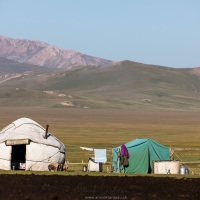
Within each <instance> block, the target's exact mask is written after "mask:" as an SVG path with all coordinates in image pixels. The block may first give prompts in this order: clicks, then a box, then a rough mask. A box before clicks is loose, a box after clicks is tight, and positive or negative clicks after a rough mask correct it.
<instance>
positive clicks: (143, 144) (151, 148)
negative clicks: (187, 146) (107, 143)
mask: <svg viewBox="0 0 200 200" xmlns="http://www.w3.org/2000/svg"><path fill="white" fill-rule="evenodd" d="M125 146H126V147H127V149H128V152H129V154H130V158H129V165H128V167H125V169H124V173H135V174H140V173H141V174H145V173H151V171H152V170H153V161H163V160H170V149H169V148H168V147H165V146H163V145H161V144H159V143H157V142H155V141H153V140H151V139H135V140H133V141H130V142H128V143H126V144H125ZM119 148H121V146H118V147H115V148H113V149H112V168H113V171H117V170H118V155H117V153H118V149H119ZM120 150H121V149H120Z"/></svg>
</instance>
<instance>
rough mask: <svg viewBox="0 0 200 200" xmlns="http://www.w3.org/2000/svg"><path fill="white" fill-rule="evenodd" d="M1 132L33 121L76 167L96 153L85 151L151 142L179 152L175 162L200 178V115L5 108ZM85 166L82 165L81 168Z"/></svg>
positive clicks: (104, 110) (114, 110) (125, 110)
mask: <svg viewBox="0 0 200 200" xmlns="http://www.w3.org/2000/svg"><path fill="white" fill-rule="evenodd" d="M0 110H1V115H0V128H1V129H2V128H3V127H5V126H6V125H8V124H10V123H11V122H13V121H14V120H16V119H18V118H20V117H29V118H31V119H33V120H35V121H37V122H38V123H39V124H41V125H42V126H43V127H45V126H46V124H49V132H51V133H52V134H54V135H55V136H56V137H57V138H59V139H60V140H61V141H62V142H63V143H64V144H65V145H66V157H67V160H68V161H69V163H70V164H71V166H72V167H73V168H74V165H72V163H82V162H83V163H87V159H88V157H90V156H93V153H92V152H89V151H83V150H82V149H80V147H81V146H83V147H91V148H106V149H107V154H108V162H111V149H112V148H113V147H116V146H118V145H121V144H123V143H126V142H129V141H131V140H134V139H136V138H151V139H153V140H155V141H157V142H159V143H161V144H163V145H165V146H168V147H172V148H173V149H174V150H175V159H176V160H181V161H182V162H184V163H185V164H186V165H187V166H188V167H189V169H190V172H191V173H192V172H193V173H194V174H197V175H198V174H200V146H199V141H200V133H199V131H200V123H199V119H200V111H178V110H171V111H169V110H168V111H166V110H156V109H144V110H142V109H129V110H128V109H75V108H71V109H70V108H65V109H60V108H51V109H50V108H40V107H37V108H33V107H32V108H28V107H27V108H20V107H17V108H14V107H13V108H1V109H0ZM81 166H82V165H78V167H81Z"/></svg>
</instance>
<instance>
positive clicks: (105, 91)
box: [0, 37, 200, 110]
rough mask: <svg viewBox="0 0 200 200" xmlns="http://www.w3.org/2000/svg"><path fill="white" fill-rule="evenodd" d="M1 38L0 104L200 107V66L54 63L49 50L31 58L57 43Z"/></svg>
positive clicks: (78, 106)
mask: <svg viewBox="0 0 200 200" xmlns="http://www.w3.org/2000/svg"><path fill="white" fill-rule="evenodd" d="M2 38H3V39H2ZM1 40H4V42H3V43H4V45H2V44H0V52H1V53H0V56H1V58H0V84H1V87H0V106H46V107H64V108H68V107H75V108H129V109H130V108H162V109H187V110H188V109H195V110H197V109H200V68H188V69H186V68H183V69H176V68H170V67H163V66H156V65H147V64H142V63H137V62H132V61H121V62H113V61H106V60H104V61H103V59H96V60H98V61H100V60H101V61H103V62H102V63H100V62H99V63H96V64H91V65H90V64H86V63H85V64H81V63H79V64H77V65H75V64H74V63H72V64H66V65H64V64H63V65H59V64H58V63H59V62H57V65H56V64H53V63H54V62H51V61H52V60H54V61H55V59H52V57H51V54H48V55H50V56H47V57H45V60H46V61H45V62H43V61H44V60H43V59H44V58H42V57H41V60H40V59H39V57H38V60H37V59H36V60H37V62H33V60H34V59H33V58H37V56H38V55H43V54H40V53H41V52H45V49H54V50H55V49H57V48H56V47H53V46H50V47H49V46H48V45H47V44H45V43H41V42H34V41H29V40H13V39H8V38H5V37H1ZM16 41H18V42H16ZM0 43H1V42H0ZM6 43H7V45H6ZM17 43H19V44H17ZM33 43H34V44H35V47H34V48H33V47H31V46H32V44H33ZM20 44H21V45H22V46H21V45H20ZM30 44H31V46H30ZM41 44H44V47H39V46H40V45H41ZM3 46H4V47H3ZM12 46H13V47H12ZM14 46H15V47H14ZM33 46H34V45H33ZM29 48H30V49H29ZM40 48H41V51H39V49H40ZM43 48H44V49H43ZM28 49H29V50H28ZM36 51H38V53H34V52H36ZM22 52H24V54H23V53H22ZM28 52H29V53H28ZM64 52H65V50H64ZM66 52H68V51H66ZM76 54H77V55H78V56H81V55H82V54H80V53H76V52H74V55H76ZM23 55H24V56H23ZM85 56H86V55H85ZM86 57H87V56H86ZM88 58H90V56H88ZM47 60H48V61H47ZM63 60H64V59H63ZM66 60H67V59H66ZM92 60H93V61H94V60H95V59H92ZM30 61H31V62H30ZM67 62H69V63H70V61H66V63H67ZM109 62H110V64H109ZM38 63H40V64H38ZM48 63H49V65H48ZM55 63H56V62H55ZM63 63H64V61H63ZM90 63H92V61H91V62H90ZM105 63H106V64H105Z"/></svg>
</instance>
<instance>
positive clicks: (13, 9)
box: [0, 0, 200, 68]
mask: <svg viewBox="0 0 200 200" xmlns="http://www.w3.org/2000/svg"><path fill="white" fill-rule="evenodd" d="M0 8H1V12H0V27H1V28H0V35H4V36H7V37H11V38H21V39H28V40H29V39H30V40H39V41H43V42H46V43H48V44H51V45H54V46H56V47H58V48H62V49H66V50H68V49H69V50H74V51H77V52H81V53H84V54H88V55H91V56H97V57H102V58H104V59H110V60H114V61H120V60H132V61H136V62H142V63H146V64H155V65H162V66H169V67H176V68H186V67H189V68H190V67H199V66H200V48H199V46H200V26H199V23H200V12H199V8H200V1H199V0H166V1H162V0H151V1H150V0H124V1H122V0H73V1H71V0H58V1H54V0H42V1H41V0H29V1H27V0H18V1H13V0H0Z"/></svg>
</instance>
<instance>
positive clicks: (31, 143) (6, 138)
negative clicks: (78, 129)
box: [0, 118, 65, 171]
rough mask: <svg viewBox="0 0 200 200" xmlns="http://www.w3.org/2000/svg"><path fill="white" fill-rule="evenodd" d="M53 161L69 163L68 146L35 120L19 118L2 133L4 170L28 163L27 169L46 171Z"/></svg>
mask: <svg viewBox="0 0 200 200" xmlns="http://www.w3.org/2000/svg"><path fill="white" fill-rule="evenodd" d="M46 136H47V138H46ZM52 162H58V163H60V164H63V163H64V162H65V145H64V144H63V143H62V142H61V141H60V140H58V139H57V138H56V137H55V136H53V135H52V134H51V133H47V135H46V129H45V128H43V127H42V126H41V125H40V124H38V123H37V122H35V121H33V120H32V119H29V118H20V119H17V120H16V121H14V122H12V123H11V124H10V125H8V126H6V127H5V128H4V129H2V130H1V131H0V169H3V170H10V169H12V168H13V165H15V163H16V166H18V165H19V166H20V163H24V165H23V166H24V168H25V170H35V171H46V170H48V165H49V164H50V163H52Z"/></svg>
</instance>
